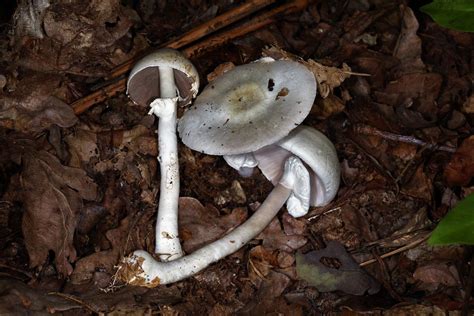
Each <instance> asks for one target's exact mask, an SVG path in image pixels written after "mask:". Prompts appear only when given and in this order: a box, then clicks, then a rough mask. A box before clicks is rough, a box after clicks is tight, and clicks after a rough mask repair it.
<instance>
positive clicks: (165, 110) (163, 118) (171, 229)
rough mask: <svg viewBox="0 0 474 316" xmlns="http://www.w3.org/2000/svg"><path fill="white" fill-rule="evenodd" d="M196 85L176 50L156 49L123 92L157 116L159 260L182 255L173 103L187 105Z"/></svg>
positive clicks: (194, 73) (193, 71) (194, 75)
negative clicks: (159, 172) (159, 175)
mask: <svg viewBox="0 0 474 316" xmlns="http://www.w3.org/2000/svg"><path fill="white" fill-rule="evenodd" d="M198 89H199V75H198V73H197V71H196V68H195V67H194V66H193V64H192V63H191V62H190V61H189V60H188V59H186V57H184V55H182V54H181V53H180V52H178V51H176V50H172V49H160V50H157V51H155V52H154V53H152V54H149V55H147V56H146V57H144V58H143V59H141V60H140V61H139V62H138V63H137V64H136V65H135V66H134V67H133V69H132V71H131V73H130V76H129V79H128V82H127V93H128V95H129V97H130V98H131V99H132V100H133V101H134V102H135V103H138V104H140V105H143V106H150V107H151V110H150V113H149V114H155V115H156V116H157V117H158V118H159V123H158V148H159V156H158V160H159V162H160V171H161V182H160V200H159V206H158V217H157V221H156V241H155V242H156V246H155V252H156V253H157V254H159V255H160V259H161V260H163V261H167V260H174V259H176V258H179V257H181V256H182V255H183V251H182V249H181V244H180V241H179V237H178V199H179V163H178V147H177V136H176V112H177V104H180V105H183V106H184V105H187V104H189V103H190V102H191V100H192V99H193V98H194V97H195V96H196V94H197V92H198Z"/></svg>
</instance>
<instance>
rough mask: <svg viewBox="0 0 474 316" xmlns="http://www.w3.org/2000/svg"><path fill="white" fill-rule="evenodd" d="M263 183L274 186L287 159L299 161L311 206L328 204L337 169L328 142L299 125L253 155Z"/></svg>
mask: <svg viewBox="0 0 474 316" xmlns="http://www.w3.org/2000/svg"><path fill="white" fill-rule="evenodd" d="M253 154H254V157H255V159H256V160H257V161H258V167H259V168H260V170H261V171H262V173H263V174H264V175H265V177H266V178H267V179H269V180H270V181H272V183H274V184H275V183H277V182H278V181H279V180H280V179H279V178H280V177H281V175H282V173H283V165H284V163H285V160H286V159H288V157H289V156H291V155H295V156H297V157H299V158H300V159H301V160H302V161H303V162H304V163H305V164H306V165H307V166H308V167H309V168H308V169H309V170H308V171H309V172H310V178H311V194H310V205H311V206H323V205H326V204H328V203H329V202H330V201H331V200H332V199H333V198H334V197H335V196H336V193H337V190H338V188H339V183H340V174H341V168H340V164H339V159H338V158H337V152H336V149H335V148H334V145H333V144H332V142H331V141H330V140H329V139H328V138H327V137H326V136H325V135H324V134H323V133H321V132H319V131H318V130H316V129H314V128H311V127H308V126H304V125H300V126H298V127H297V128H295V129H294V130H293V131H291V132H290V134H289V135H288V136H287V137H285V138H283V139H282V140H280V141H279V142H277V143H276V144H274V145H270V146H266V147H264V148H262V149H260V150H258V151H256V152H254V153H253Z"/></svg>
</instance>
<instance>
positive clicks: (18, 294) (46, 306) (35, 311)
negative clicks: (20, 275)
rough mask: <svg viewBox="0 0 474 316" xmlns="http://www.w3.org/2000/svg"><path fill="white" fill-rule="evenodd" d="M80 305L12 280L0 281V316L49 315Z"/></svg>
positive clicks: (76, 307)
mask: <svg viewBox="0 0 474 316" xmlns="http://www.w3.org/2000/svg"><path fill="white" fill-rule="evenodd" d="M80 307H81V305H80V304H79V303H76V302H71V301H68V300H65V299H64V298H61V297H58V296H53V295H48V294H47V293H45V291H44V290H41V289H33V288H31V287H29V286H28V285H26V284H24V283H22V282H20V281H18V280H14V279H3V280H0V315H50V314H52V313H55V312H61V311H67V310H71V309H78V308H80Z"/></svg>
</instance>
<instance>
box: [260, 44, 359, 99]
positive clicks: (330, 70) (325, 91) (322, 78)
mask: <svg viewBox="0 0 474 316" xmlns="http://www.w3.org/2000/svg"><path fill="white" fill-rule="evenodd" d="M262 55H263V56H266V57H272V58H274V59H283V60H285V59H286V60H294V61H297V62H299V63H301V64H303V65H305V66H306V67H308V69H309V70H310V71H311V72H312V73H313V74H314V77H315V78H316V81H317V82H318V93H319V95H320V96H321V97H322V98H323V99H324V98H327V97H328V95H329V94H330V93H332V91H333V90H334V88H337V87H339V86H340V85H341V83H342V82H343V81H344V80H346V79H347V78H349V77H350V76H351V74H354V73H352V72H351V68H350V67H349V66H348V65H346V64H342V68H341V69H339V68H336V67H330V66H324V65H322V64H320V63H317V62H315V61H314V60H312V59H308V61H304V60H303V59H302V58H300V57H298V56H296V55H293V54H290V53H288V52H286V51H284V50H282V49H280V48H278V47H275V46H272V47H270V48H266V49H263V51H262Z"/></svg>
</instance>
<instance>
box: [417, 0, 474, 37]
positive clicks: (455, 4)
mask: <svg viewBox="0 0 474 316" xmlns="http://www.w3.org/2000/svg"><path fill="white" fill-rule="evenodd" d="M420 10H421V11H422V12H424V13H427V14H429V15H430V16H431V17H432V18H433V20H435V21H436V23H438V24H439V25H441V26H444V27H447V28H450V29H455V30H459V31H464V32H474V1H473V0H434V1H433V2H432V3H430V4H427V5H424V6H422V7H421V8H420Z"/></svg>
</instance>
